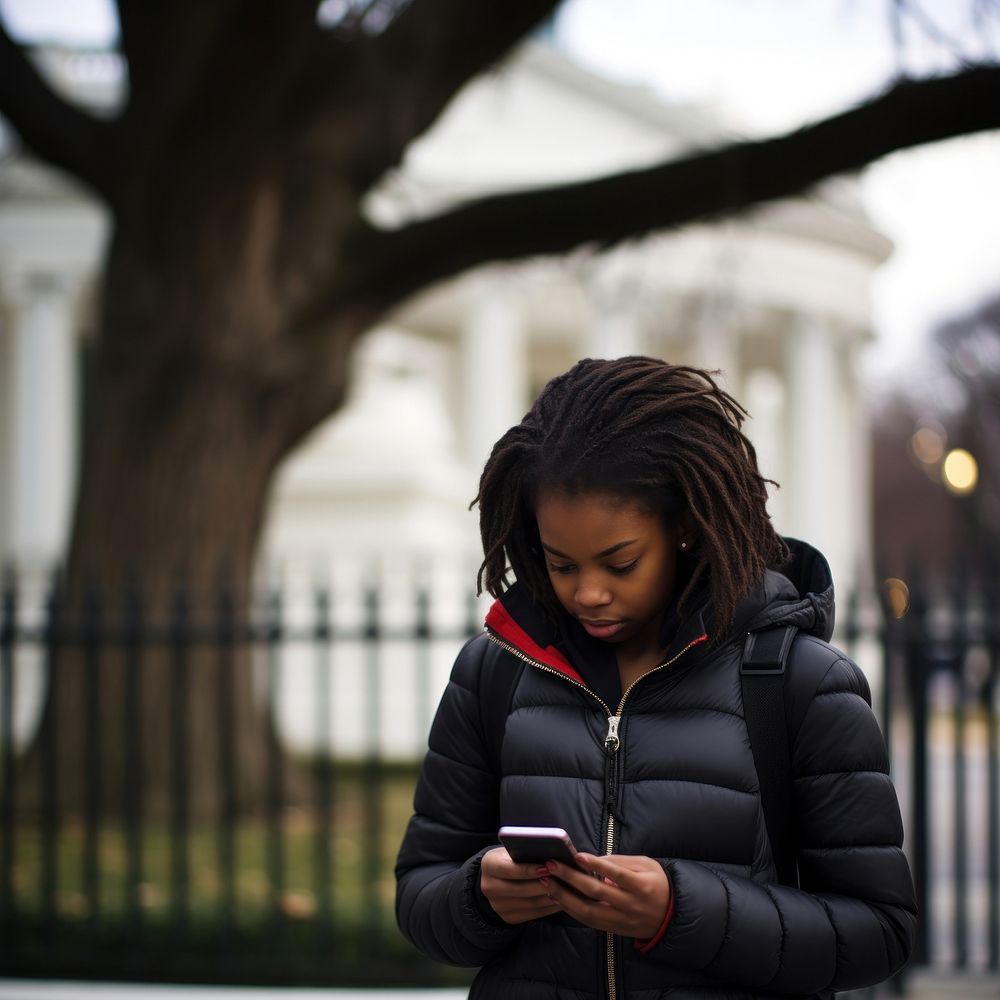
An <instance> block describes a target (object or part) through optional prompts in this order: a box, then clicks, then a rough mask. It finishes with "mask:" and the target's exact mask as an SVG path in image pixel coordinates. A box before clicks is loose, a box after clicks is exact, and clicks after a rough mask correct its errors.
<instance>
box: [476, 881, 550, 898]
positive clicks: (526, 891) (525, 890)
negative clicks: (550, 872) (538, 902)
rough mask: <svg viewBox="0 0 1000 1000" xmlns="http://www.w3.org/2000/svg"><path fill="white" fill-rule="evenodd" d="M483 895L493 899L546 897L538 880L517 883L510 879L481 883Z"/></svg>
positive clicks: (543, 888)
mask: <svg viewBox="0 0 1000 1000" xmlns="http://www.w3.org/2000/svg"><path fill="white" fill-rule="evenodd" d="M481 885H482V890H483V894H484V895H485V896H486V898H487V899H489V900H491V901H492V900H494V899H536V898H540V897H541V898H544V897H545V896H547V895H548V893H547V892H546V890H545V887H544V886H543V885H542V883H541V882H540V881H539V880H538V879H534V880H533V881H531V882H517V881H514V880H511V879H489V880H484V881H483V882H482V883H481Z"/></svg>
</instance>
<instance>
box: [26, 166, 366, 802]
mask: <svg viewBox="0 0 1000 1000" xmlns="http://www.w3.org/2000/svg"><path fill="white" fill-rule="evenodd" d="M273 189H274V188H273V185H272V184H266V183H263V182H262V183H260V184H258V185H255V186H254V185H250V186H248V187H247V189H246V191H245V192H244V193H243V194H242V195H241V197H240V199H239V200H240V204H239V206H232V207H230V208H229V209H227V210H225V211H221V212H217V213H215V215H214V216H210V217H209V218H208V219H207V220H203V225H202V226H201V227H200V228H193V229H192V230H191V231H192V232H197V234H198V236H197V238H194V239H192V240H190V241H187V242H186V243H185V241H183V240H181V239H180V238H178V239H177V241H176V243H174V241H173V237H172V235H171V234H170V233H167V234H164V233H160V234H159V235H158V236H157V237H156V239H155V240H154V241H153V245H152V246H151V242H150V240H149V238H148V230H147V229H143V227H140V226H130V225H120V226H119V228H118V231H117V233H116V235H115V239H114V243H113V245H112V249H111V254H110V259H109V262H108V267H107V272H106V291H105V294H106V296H108V297H109V301H108V303H107V308H106V309H105V320H104V327H103V331H102V336H101V350H100V351H99V354H98V360H97V371H96V373H95V385H94V387H93V397H94V398H93V407H92V412H91V414H90V423H89V425H88V427H87V428H86V433H85V443H84V452H83V462H82V469H83V475H82V477H81V481H80V487H79V494H78V498H77V505H76V510H75V519H74V525H73V532H72V539H73V542H72V548H71V550H70V553H69V556H68V561H67V566H66V570H65V583H64V587H63V589H62V594H61V598H60V601H59V605H58V622H57V625H58V630H59V634H60V635H62V637H63V638H62V640H61V641H59V642H57V643H56V645H55V646H54V647H53V649H52V650H51V651H50V655H51V668H52V678H51V691H50V697H49V698H48V700H47V706H46V710H45V714H44V715H43V719H42V724H41V730H40V732H39V735H38V738H37V739H36V740H35V742H34V746H33V748H32V750H31V752H30V753H29V754H28V756H27V757H26V758H25V760H24V762H23V766H22V768H21V773H20V774H19V777H18V788H19V795H20V798H21V801H22V804H23V805H22V808H24V809H27V810H29V811H32V812H35V811H37V810H41V809H42V808H43V800H44V794H45V791H44V782H45V780H46V779H45V766H46V765H45V754H46V752H48V751H47V750H46V747H55V748H56V750H55V752H56V754H57V768H56V773H57V775H58V787H57V790H56V801H57V803H58V808H59V810H60V811H61V812H62V813H66V814H72V815H79V814H82V813H84V812H85V811H86V809H87V807H88V802H90V803H91V804H93V801H94V799H93V796H94V795H96V796H97V798H98V800H99V802H100V811H101V814H102V815H104V816H113V815H118V816H121V815H122V814H123V813H124V812H127V810H128V808H129V805H128V803H129V782H131V781H135V780H136V778H138V780H139V782H140V785H139V788H138V790H139V791H140V793H141V801H142V810H143V812H144V813H145V814H146V815H149V816H157V817H160V818H161V819H164V820H165V819H168V818H169V817H170V816H171V815H172V814H175V812H176V810H177V808H178V807H179V806H180V807H181V808H182V811H183V812H184V813H185V814H187V815H188V816H190V817H192V818H199V817H208V816H211V815H213V814H215V813H216V812H217V811H218V810H219V809H220V808H222V807H223V804H224V803H226V802H227V801H228V802H229V808H235V809H236V810H237V811H238V812H240V813H243V814H248V813H253V814H260V811H261V809H262V808H263V806H264V804H265V802H266V795H267V790H268V786H267V783H268V780H269V771H268V768H269V765H270V762H269V760H268V753H269V744H270V742H271V741H272V740H274V739H275V734H274V732H273V728H272V720H271V717H270V714H269V711H268V705H267V704H266V701H263V700H262V699H261V697H260V696H259V693H258V694H256V695H255V691H254V683H253V664H254V660H255V658H256V659H257V661H260V659H261V656H262V653H263V647H262V646H261V645H260V644H258V645H257V647H256V648H254V647H253V645H252V644H251V643H248V642H245V641H235V642H234V641H233V640H229V642H228V644H227V642H226V641H225V640H224V639H223V637H222V636H221V635H220V626H221V625H222V624H223V623H222V622H220V605H219V602H220V600H221V598H222V595H223V593H224V592H227V593H228V595H229V597H230V598H231V599H232V601H233V612H232V614H233V619H232V622H231V624H232V626H233V627H234V629H235V630H236V632H237V633H239V632H240V630H242V629H247V628H248V627H249V626H250V625H251V624H252V621H253V615H252V611H251V606H250V604H251V600H252V598H253V594H252V592H251V576H252V572H253V566H254V557H255V550H256V543H257V539H258V536H259V532H260V525H261V521H262V518H263V515H264V511H265V506H266V501H267V493H268V488H269V485H270V482H271V478H272V474H273V472H274V469H275V466H276V465H277V464H278V463H279V462H280V461H281V459H282V458H283V457H284V456H285V455H286V454H287V453H288V451H289V450H290V448H291V447H292V446H293V444H294V443H295V442H296V441H297V440H298V439H299V438H300V437H301V435H302V434H304V433H306V432H307V431H308V430H309V429H311V427H312V426H314V425H315V423H316V421H317V420H318V419H319V415H320V414H322V415H326V414H328V413H329V412H331V410H332V409H335V408H336V407H337V406H338V405H339V402H340V400H341V399H342V397H343V393H344V391H345V389H346V382H347V372H348V362H349V353H350V351H349V345H350V343H352V342H353V340H354V339H356V336H357V334H358V333H360V331H361V330H362V329H363V320H362V319H361V317H360V316H359V317H358V320H357V322H354V323H342V324H341V325H340V328H339V329H340V341H339V343H340V344H341V348H340V349H338V351H337V356H336V358H335V359H332V360H331V363H330V364H329V365H327V366H325V367H322V368H319V369H317V370H315V371H313V372H312V373H311V375H310V376H308V377H307V376H306V374H305V373H304V372H305V368H306V364H305V362H304V361H303V360H302V359H301V358H299V357H298V356H297V355H296V354H295V353H294V352H292V351H287V350H284V349H280V348H278V347H276V345H277V344H279V343H280V341H281V335H282V332H283V329H284V326H283V324H284V313H283V311H282V309H281V308H280V302H279V301H278V299H279V298H280V294H281V292H280V283H279V282H278V281H277V279H276V273H277V272H276V269H275V268H274V267H273V265H272V258H271V254H270V250H271V248H272V246H273V232H272V231H271V228H272V226H273V223H274V219H275V213H274V212H273V210H272V209H271V208H269V207H268V206H269V204H270V202H271V200H272V198H273ZM221 200H222V196H221V195H219V196H218V197H217V198H216V199H213V201H216V202H219V201H221ZM234 220H242V222H241V224H240V225H238V226H236V228H232V226H233V223H234ZM174 247H176V249H173V248H174ZM165 248H166V249H165ZM164 255H165V256H164ZM154 258H155V259H154ZM335 333H336V331H335ZM310 356H312V357H315V352H312V353H311V354H310ZM137 614H138V615H139V616H140V617H141V623H137V619H136V615H137ZM258 624H259V622H258ZM130 629H133V630H134V631H130ZM94 664H98V665H97V666H95V665H94ZM95 680H96V682H97V684H98V690H99V694H98V696H97V701H96V703H95V702H93V701H91V700H90V699H91V697H92V695H91V693H90V692H92V690H93V687H92V686H93V684H94V683H95ZM224 689H226V690H228V695H225V696H224V695H222V694H221V693H220V692H222V691H223V690H224ZM220 697H227V698H228V705H221V704H220ZM130 699H131V700H130ZM136 715H137V717H138V721H137V720H136V718H135V717H130V716H136ZM227 730H228V731H227ZM178 740H182V742H183V749H182V750H181V751H178V750H177V745H178V743H177V741H178ZM130 741H131V742H130ZM226 741H231V744H227V742H226ZM229 745H231V751H230V752H231V753H232V768H231V773H232V776H233V780H234V781H235V786H234V787H229V788H226V787H224V784H223V782H224V777H223V775H224V770H223V762H224V756H225V754H226V752H227V746H229ZM178 752H179V753H180V757H178ZM181 761H183V764H182V763H181ZM299 785H300V783H299V781H298V780H297V777H296V774H295V772H294V771H293V770H292V769H289V771H288V773H287V774H286V791H287V792H288V793H289V794H290V795H291V796H293V797H294V796H295V795H296V794H298V789H299ZM136 791H137V788H136V787H135V786H133V787H132V792H136ZM178 795H180V796H181V797H182V799H181V800H180V801H179V800H178V798H177V796H178Z"/></svg>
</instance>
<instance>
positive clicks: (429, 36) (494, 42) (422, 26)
mask: <svg viewBox="0 0 1000 1000" xmlns="http://www.w3.org/2000/svg"><path fill="white" fill-rule="evenodd" d="M560 2H561V0H490V2H487V0H476V2H472V3H470V2H469V0H412V2H411V3H410V4H409V5H408V6H407V7H406V8H405V9H404V10H403V11H402V12H401V13H400V14H399V15H398V16H397V17H396V18H395V20H394V21H393V22H392V23H391V24H390V25H389V27H388V28H387V29H386V31H385V32H384V33H383V34H382V35H379V36H377V37H375V38H373V39H365V38H363V37H359V38H357V39H356V40H355V41H354V43H353V44H352V45H351V46H350V48H351V50H352V56H354V57H356V61H355V62H354V69H353V70H352V72H353V75H354V79H353V80H352V81H351V82H352V86H350V87H347V88H346V89H347V90H348V91H349V92H350V93H351V94H352V96H353V99H354V101H357V98H358V95H360V96H361V100H362V101H364V102H365V119H366V121H367V123H368V127H367V134H366V135H364V136H361V137H359V141H358V142H357V143H356V147H355V148H356V149H357V150H358V151H359V155H358V160H357V162H356V163H355V165H354V168H353V170H352V174H353V176H354V177H355V179H356V183H357V185H358V187H359V188H360V189H362V190H364V189H365V188H367V187H368V186H369V185H370V184H372V183H374V182H375V181H376V180H378V178H379V177H381V176H382V174H383V173H385V171H386V170H387V169H389V168H390V167H393V166H395V165H396V164H398V163H399V161H400V159H401V158H402V155H403V152H404V150H405V149H406V147H407V146H408V145H409V144H410V142H411V141H412V140H413V139H415V138H416V137H417V136H418V135H420V134H421V133H422V132H424V131H425V130H426V129H427V128H428V127H429V126H430V125H431V123H432V122H433V121H434V120H435V119H436V118H437V116H438V115H439V114H440V113H441V111H442V110H443V108H444V107H445V105H446V104H447V103H448V102H449V101H450V100H451V98H452V97H454V95H455V94H456V93H457V92H458V91H459V90H460V89H461V88H462V86H464V85H465V84H466V83H467V82H468V81H469V80H471V79H472V78H473V77H474V76H476V75H478V74H479V73H482V72H483V71H484V70H486V69H488V68H489V67H490V66H492V65H493V64H494V63H495V62H496V61H497V60H498V59H500V58H501V57H503V56H504V55H506V54H507V52H509V51H510V49H511V47H512V46H513V45H515V44H516V43H517V42H519V41H521V40H522V39H523V38H525V36H527V35H528V34H530V33H531V32H532V31H533V30H534V29H535V28H537V27H538V26H539V25H540V24H541V23H542V22H543V21H544V20H545V19H546V18H547V17H548V16H550V15H551V14H552V12H553V11H554V10H555V9H556V7H558V6H559V3H560ZM342 48H343V45H342V43H341V49H342ZM319 58H320V59H321V60H323V61H329V60H330V59H331V58H333V56H332V54H331V52H330V50H329V49H327V50H325V51H324V52H321V53H320V54H319ZM309 76H310V77H311V78H312V79H315V78H316V77H317V67H313V68H312V69H311V70H310V72H309ZM336 86H337V88H338V89H337V90H336V91H330V92H329V98H330V101H331V104H337V103H338V99H341V100H342V97H343V92H344V90H343V82H342V81H340V80H338V81H337V83H336Z"/></svg>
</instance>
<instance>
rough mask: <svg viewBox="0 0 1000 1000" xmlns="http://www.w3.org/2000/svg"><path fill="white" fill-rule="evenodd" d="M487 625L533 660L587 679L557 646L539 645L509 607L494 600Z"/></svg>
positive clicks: (576, 679)
mask: <svg viewBox="0 0 1000 1000" xmlns="http://www.w3.org/2000/svg"><path fill="white" fill-rule="evenodd" d="M486 627H487V628H488V629H489V630H490V631H491V632H493V633H494V634H496V635H497V636H498V637H499V638H501V639H503V640H504V642H509V643H510V644H511V645H512V646H514V647H515V649H518V650H520V652H522V653H524V655H525V656H528V657H530V658H531V659H532V660H537V661H538V662H539V663H543V664H544V665H545V666H547V667H551V668H552V669H553V670H556V671H558V672H559V673H560V674H563V675H564V676H566V677H568V678H570V680H574V681H576V682H577V683H578V684H583V685H584V687H586V681H585V680H584V679H583V678H582V677H581V676H580V674H579V673H578V672H577V671H576V669H575V668H574V667H573V665H572V664H571V663H570V662H569V660H567V659H566V657H565V656H563V654H562V653H560V652H559V650H558V649H556V647H555V646H539V645H538V643H537V642H535V640H534V639H532V638H531V636H530V635H528V633H527V632H525V631H524V629H523V628H521V626H520V625H518V624H517V622H516V621H514V619H513V618H511V616H510V615H509V614H508V612H507V609H506V608H505V607H504V606H503V604H501V603H500V601H494V602H493V606H492V607H491V608H490V610H489V612H488V613H487V615H486Z"/></svg>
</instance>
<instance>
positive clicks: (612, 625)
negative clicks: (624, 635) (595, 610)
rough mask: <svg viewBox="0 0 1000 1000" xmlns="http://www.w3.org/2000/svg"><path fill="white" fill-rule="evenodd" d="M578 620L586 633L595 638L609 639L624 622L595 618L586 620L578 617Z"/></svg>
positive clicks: (623, 625)
mask: <svg viewBox="0 0 1000 1000" xmlns="http://www.w3.org/2000/svg"><path fill="white" fill-rule="evenodd" d="M579 622H580V624H581V625H582V626H583V627H584V630H585V631H586V633H587V635H592V636H593V637H594V638H595V639H610V638H611V637H612V636H614V635H617V634H618V633H619V632H620V631H621V630H622V629H623V628H624V627H625V622H623V621H613V620H611V619H601V618H595V619H593V620H588V619H586V618H580V619H579Z"/></svg>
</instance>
